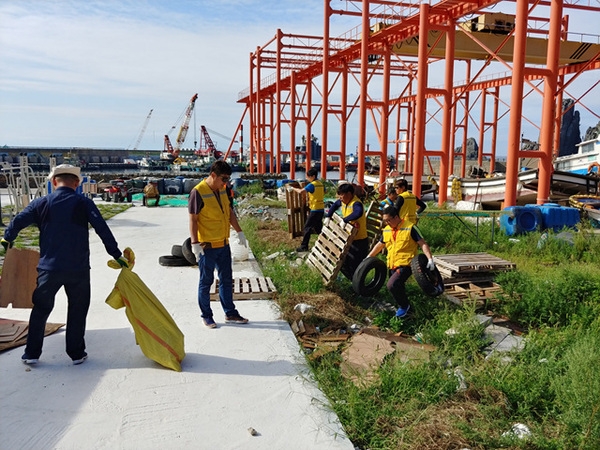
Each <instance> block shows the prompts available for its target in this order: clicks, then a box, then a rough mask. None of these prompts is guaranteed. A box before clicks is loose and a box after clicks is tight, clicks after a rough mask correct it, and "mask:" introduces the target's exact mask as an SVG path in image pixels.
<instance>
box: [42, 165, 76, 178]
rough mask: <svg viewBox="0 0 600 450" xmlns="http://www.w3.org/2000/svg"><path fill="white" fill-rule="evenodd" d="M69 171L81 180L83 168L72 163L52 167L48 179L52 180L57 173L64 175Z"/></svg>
mask: <svg viewBox="0 0 600 450" xmlns="http://www.w3.org/2000/svg"><path fill="white" fill-rule="evenodd" d="M67 173H68V174H71V175H75V176H77V177H78V178H79V181H81V168H80V167H77V166H72V165H71V164H60V165H58V166H56V167H55V168H54V169H52V172H50V175H48V180H52V179H53V178H54V177H55V176H57V175H64V174H67Z"/></svg>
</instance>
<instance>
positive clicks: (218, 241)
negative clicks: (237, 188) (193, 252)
mask: <svg viewBox="0 0 600 450" xmlns="http://www.w3.org/2000/svg"><path fill="white" fill-rule="evenodd" d="M194 189H196V190H197V191H198V193H199V194H200V196H201V197H202V200H203V201H204V207H203V208H202V209H201V210H200V213H198V242H200V243H202V244H204V243H209V244H210V245H211V247H212V248H220V247H223V246H225V245H227V244H228V242H229V241H228V239H229V217H230V216H231V204H230V202H229V197H228V196H227V190H226V189H225V187H223V188H222V189H220V190H219V192H215V191H213V190H212V189H211V188H210V186H209V185H208V183H206V180H202V181H201V182H200V183H198V184H197V185H196V186H195V187H194ZM217 195H218V196H219V199H220V200H221V204H219V201H218V200H217V197H216V196H217Z"/></svg>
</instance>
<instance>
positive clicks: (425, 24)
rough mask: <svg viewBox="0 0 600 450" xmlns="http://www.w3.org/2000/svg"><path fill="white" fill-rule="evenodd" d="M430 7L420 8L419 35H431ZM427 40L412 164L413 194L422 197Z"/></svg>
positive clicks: (423, 42) (421, 54) (419, 77)
mask: <svg viewBox="0 0 600 450" xmlns="http://www.w3.org/2000/svg"><path fill="white" fill-rule="evenodd" d="M428 14H429V5H428V4H426V3H421V5H420V6H419V35H420V36H427V35H428V33H429V20H428ZM427 53H428V46H427V39H426V38H425V39H419V57H418V72H417V100H416V102H417V108H416V109H417V111H416V114H415V138H414V149H413V155H414V159H413V164H412V174H413V177H412V178H413V180H412V192H413V193H416V195H420V192H421V176H422V175H423V159H424V157H425V127H426V122H425V118H426V114H427V95H426V94H427V78H428V76H429V72H428V66H427V62H428V61H427V60H428V56H427Z"/></svg>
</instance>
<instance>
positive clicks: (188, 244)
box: [181, 238, 198, 266]
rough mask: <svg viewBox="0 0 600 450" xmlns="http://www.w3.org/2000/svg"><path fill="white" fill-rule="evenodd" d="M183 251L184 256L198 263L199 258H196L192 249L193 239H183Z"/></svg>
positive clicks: (192, 263) (191, 262)
mask: <svg viewBox="0 0 600 450" xmlns="http://www.w3.org/2000/svg"><path fill="white" fill-rule="evenodd" d="M181 252H182V253H183V257H184V258H185V259H186V260H187V261H188V262H189V263H190V264H191V265H192V266H195V265H196V264H198V260H197V259H196V255H194V252H193V251H192V239H191V238H187V239H186V240H185V241H183V245H182V246H181Z"/></svg>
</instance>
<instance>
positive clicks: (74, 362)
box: [73, 353, 87, 366]
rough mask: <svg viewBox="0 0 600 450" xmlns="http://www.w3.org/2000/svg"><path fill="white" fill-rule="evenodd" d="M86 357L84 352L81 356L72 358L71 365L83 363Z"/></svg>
mask: <svg viewBox="0 0 600 450" xmlns="http://www.w3.org/2000/svg"><path fill="white" fill-rule="evenodd" d="M86 359H87V353H84V354H83V356H82V357H81V358H79V359H74V360H73V365H74V366H78V365H79V364H83V362H84V361H85V360H86Z"/></svg>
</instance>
